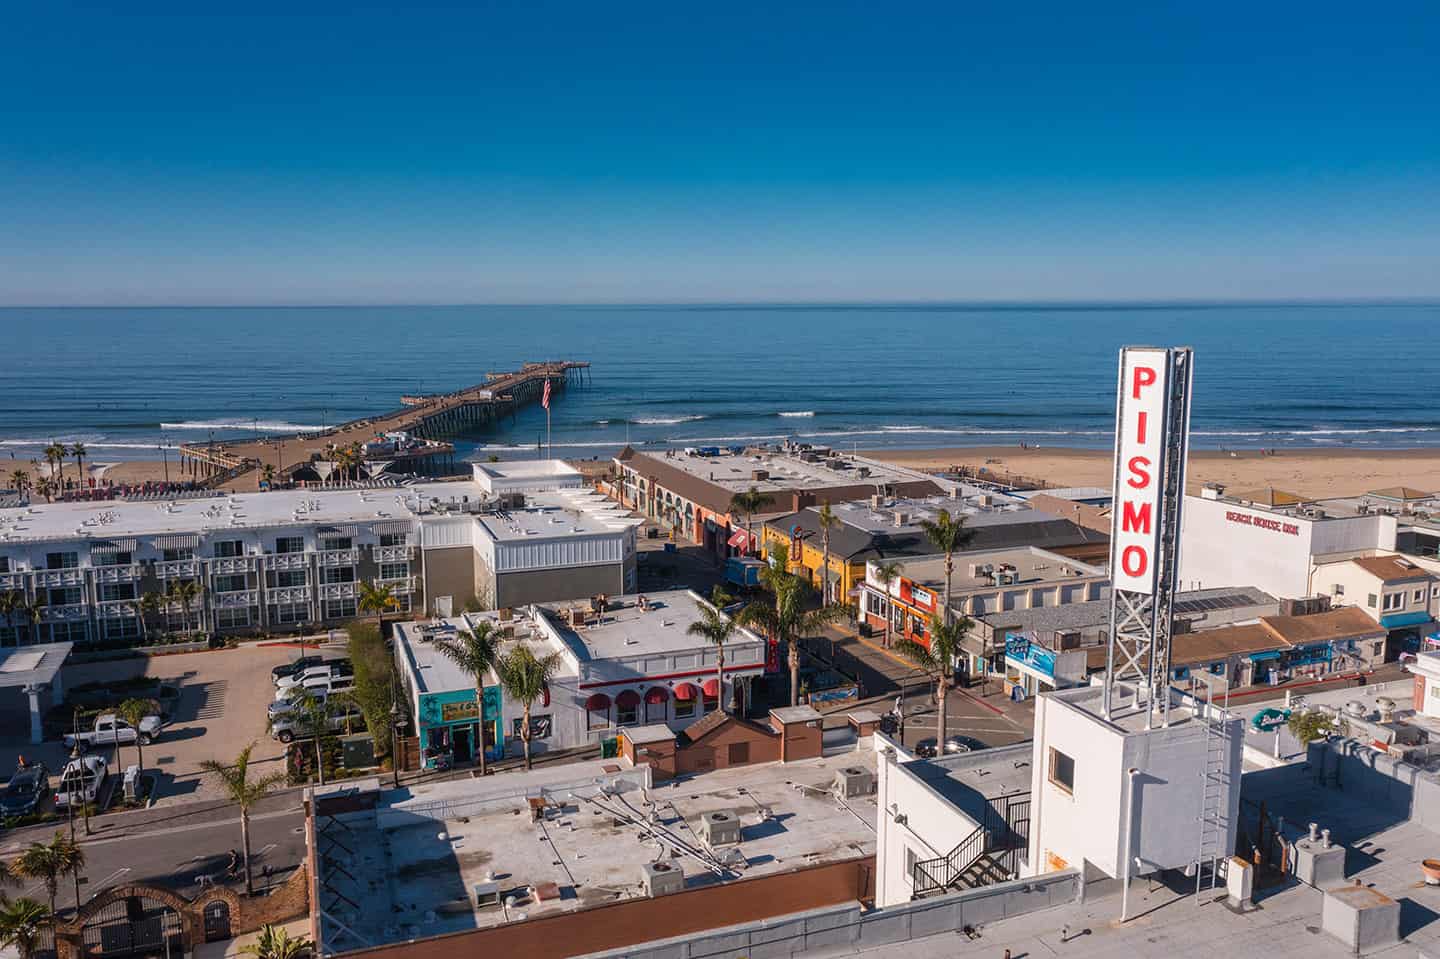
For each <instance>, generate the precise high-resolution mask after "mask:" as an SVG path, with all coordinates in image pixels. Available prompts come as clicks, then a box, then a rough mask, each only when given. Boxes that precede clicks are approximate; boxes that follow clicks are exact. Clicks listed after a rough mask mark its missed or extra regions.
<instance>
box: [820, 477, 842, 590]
mask: <svg viewBox="0 0 1440 959" xmlns="http://www.w3.org/2000/svg"><path fill="white" fill-rule="evenodd" d="M816 519H817V520H819V522H820V549H821V551H822V552H823V553H824V554H825V560H824V562H825V569H824V570H823V571H822V573H821V583H822V585H821V588H820V596H821V599H822V600H823V601H824V602H827V603H828V602H830V531H831V530H832V529H834V528H835V527H837V526H839V525H840V518H839V517H837V516H836V515H835V514H834V513H832V512H831V511H830V504H829V503H828V502H827V503H824V504H822V505H821V506H820V511H819V513H817V514H816Z"/></svg>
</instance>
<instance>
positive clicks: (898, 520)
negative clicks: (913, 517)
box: [895, 509, 910, 526]
mask: <svg viewBox="0 0 1440 959" xmlns="http://www.w3.org/2000/svg"><path fill="white" fill-rule="evenodd" d="M909 522H910V514H909V513H907V512H905V511H904V510H901V509H897V510H896V511H895V525H896V526H904V525H906V524H907V523H909Z"/></svg>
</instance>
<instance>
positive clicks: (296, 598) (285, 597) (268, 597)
mask: <svg viewBox="0 0 1440 959" xmlns="http://www.w3.org/2000/svg"><path fill="white" fill-rule="evenodd" d="M265 601H266V602H267V603H270V604H271V605H272V606H273V605H277V604H280V603H308V602H310V587H309V586H276V587H274V588H273V589H267V590H266V591H265Z"/></svg>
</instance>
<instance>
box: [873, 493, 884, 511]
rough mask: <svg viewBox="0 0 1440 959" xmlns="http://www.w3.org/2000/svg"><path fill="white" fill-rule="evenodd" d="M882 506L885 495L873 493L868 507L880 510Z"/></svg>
mask: <svg viewBox="0 0 1440 959" xmlns="http://www.w3.org/2000/svg"><path fill="white" fill-rule="evenodd" d="M884 507H885V497H883V496H881V495H880V494H879V493H876V494H875V495H873V496H871V497H870V508H871V509H873V510H877V511H878V510H880V509H883V508H884Z"/></svg>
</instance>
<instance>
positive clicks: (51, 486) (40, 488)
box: [35, 476, 56, 503]
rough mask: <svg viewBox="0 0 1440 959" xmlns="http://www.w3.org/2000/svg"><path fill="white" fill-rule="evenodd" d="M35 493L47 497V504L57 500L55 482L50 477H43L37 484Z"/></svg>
mask: <svg viewBox="0 0 1440 959" xmlns="http://www.w3.org/2000/svg"><path fill="white" fill-rule="evenodd" d="M35 492H37V493H39V494H40V495H41V496H43V497H45V502H47V503H51V502H54V500H55V492H56V488H55V481H54V480H53V479H51V478H50V477H48V476H42V477H40V479H38V480H37V481H36V482H35Z"/></svg>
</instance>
